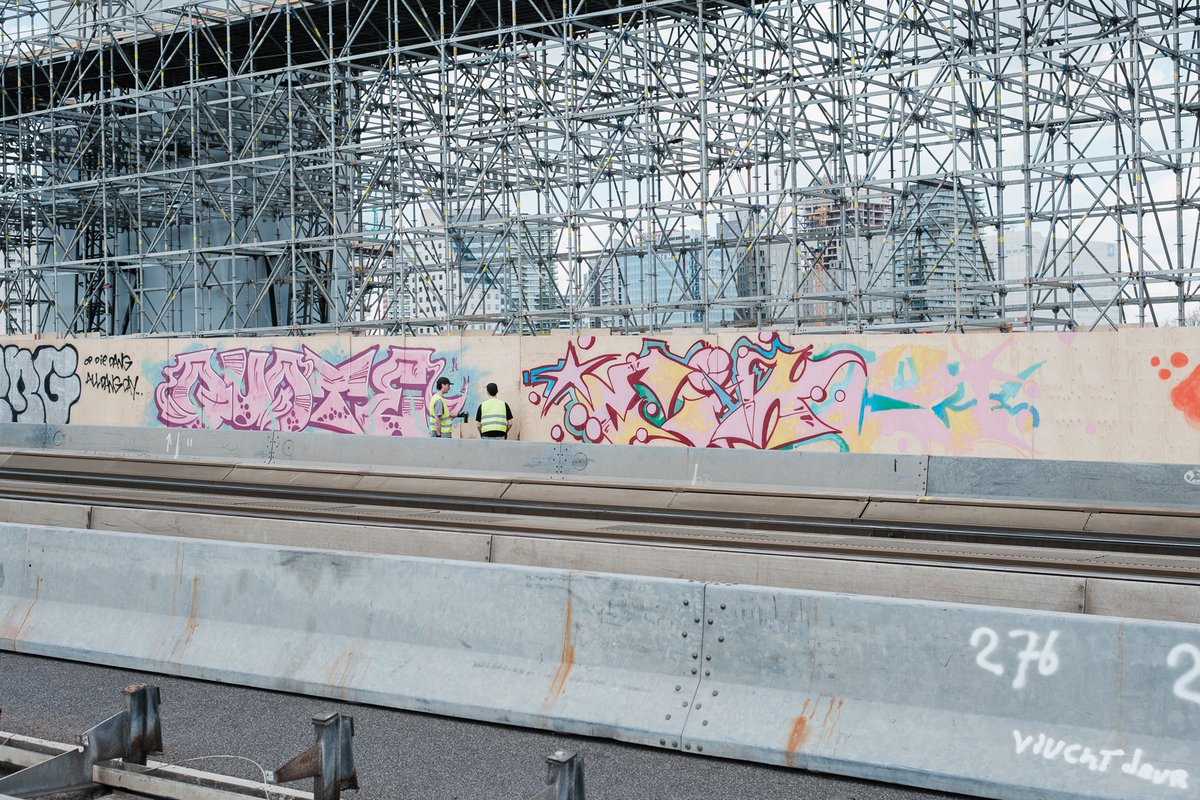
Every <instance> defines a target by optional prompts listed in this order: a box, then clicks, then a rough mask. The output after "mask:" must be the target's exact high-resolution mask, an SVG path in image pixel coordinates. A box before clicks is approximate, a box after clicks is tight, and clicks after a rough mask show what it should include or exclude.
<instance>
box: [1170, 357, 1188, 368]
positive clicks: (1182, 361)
mask: <svg viewBox="0 0 1200 800" xmlns="http://www.w3.org/2000/svg"><path fill="white" fill-rule="evenodd" d="M1187 363H1188V357H1187V355H1185V354H1184V353H1172V354H1171V366H1172V367H1175V368H1176V369H1180V368H1182V367H1186V366H1187Z"/></svg>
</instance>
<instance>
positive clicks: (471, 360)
mask: <svg viewBox="0 0 1200 800" xmlns="http://www.w3.org/2000/svg"><path fill="white" fill-rule="evenodd" d="M520 351H521V340H520V338H519V337H516V336H489V337H464V339H463V342H462V361H463V363H464V364H465V365H466V370H467V372H468V375H469V378H470V388H469V391H468V393H467V402H466V405H465V408H464V410H465V411H466V412H467V414H468V416H469V417H470V421H469V422H466V423H464V424H463V425H462V426H461V428H460V430H461V431H462V435H463V436H464V438H469V439H477V438H479V429H478V426H477V425H476V423H475V413H476V412H477V411H478V410H479V404H480V403H482V402H483V401H484V400H486V399H487V397H488V394H487V389H486V387H487V385H488V384H489V383H494V384H496V389H497V393H496V397H497V399H499V400H502V401H504V402H505V403H508V407H509V409H510V410H511V411H512V414H513V419H512V423H513V427H512V429H511V430H510V431H509V434H508V438H509V439H510V440H514V441H515V440H519V439H527V438H528V436H529V434H528V433H527V431H531V430H532V424H533V415H532V414H531V413H530V411H531V408H530V404H529V402H528V400H527V399H526V395H527V394H528V392H527V390H526V389H525V388H524V387H523V386H522V385H521V363H520Z"/></svg>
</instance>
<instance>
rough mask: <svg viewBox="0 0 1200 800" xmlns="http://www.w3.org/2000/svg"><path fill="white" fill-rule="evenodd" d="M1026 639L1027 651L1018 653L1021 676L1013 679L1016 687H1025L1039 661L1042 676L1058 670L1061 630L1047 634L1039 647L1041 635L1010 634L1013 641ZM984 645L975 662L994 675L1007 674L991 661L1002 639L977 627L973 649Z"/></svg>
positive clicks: (1025, 632) (1013, 632) (1016, 632)
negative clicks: (1056, 648)
mask: <svg viewBox="0 0 1200 800" xmlns="http://www.w3.org/2000/svg"><path fill="white" fill-rule="evenodd" d="M1022 636H1023V637H1025V649H1024V650H1022V651H1021V652H1020V653H1018V654H1017V674H1016V677H1014V678H1013V683H1012V688H1014V689H1023V688H1025V680H1026V676H1027V675H1028V672H1029V665H1030V664H1031V663H1033V662H1035V661H1036V662H1037V670H1038V674H1039V675H1053V674H1054V673H1055V672H1057V671H1058V654H1057V653H1055V652H1054V642H1055V641H1056V640H1057V639H1058V631H1050V633H1048V634H1046V642H1045V644H1043V645H1042V646H1041V648H1040V649H1039V648H1038V644H1039V643H1041V639H1042V637H1041V634H1038V633H1036V632H1034V631H1020V630H1017V631H1009V632H1008V637H1009V638H1010V639H1019V638H1021V637H1022ZM981 644H982V645H983V649H982V650H980V651H979V653H978V654H977V655H976V656H975V663H976V664H978V665H979V666H980V667H982V668H983V669H986V670H987V671H988V672H990V673H992V674H993V675H997V676H999V675H1003V674H1004V665H1003V664H1001V663H999V662H997V661H993V660H991V657H992V653H994V652H995V651H996V648H997V647H999V646H1000V636H999V634H997V633H996V632H995V631H994V630H992V629H991V628H976V629H975V631H974V633H972V634H971V647H979V646H980V645H981Z"/></svg>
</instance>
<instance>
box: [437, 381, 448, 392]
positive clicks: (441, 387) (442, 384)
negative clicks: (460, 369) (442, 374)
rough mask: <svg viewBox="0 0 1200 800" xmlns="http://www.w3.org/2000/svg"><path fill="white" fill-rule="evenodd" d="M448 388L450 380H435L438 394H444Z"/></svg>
mask: <svg viewBox="0 0 1200 800" xmlns="http://www.w3.org/2000/svg"><path fill="white" fill-rule="evenodd" d="M449 388H450V379H449V378H438V379H437V390H438V391H439V392H444V391H446V390H447V389H449Z"/></svg>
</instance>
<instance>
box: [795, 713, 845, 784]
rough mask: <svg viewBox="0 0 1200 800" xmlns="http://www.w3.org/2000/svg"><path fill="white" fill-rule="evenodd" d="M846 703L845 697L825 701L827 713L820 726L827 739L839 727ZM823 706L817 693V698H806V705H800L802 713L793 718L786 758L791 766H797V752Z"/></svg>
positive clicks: (804, 741)
mask: <svg viewBox="0 0 1200 800" xmlns="http://www.w3.org/2000/svg"><path fill="white" fill-rule="evenodd" d="M845 704H846V701H845V700H844V699H840V698H837V697H830V698H829V702H828V703H825V704H824V705H825V714H824V715H823V716H822V717H821V722H820V728H821V733H822V735H824V736H825V738H826V739H828V738H829V737H831V736H833V731H834V728H836V727H837V724H838V721H839V720H841V718H842V707H843V706H844V705H845ZM821 706H822V696H821V695H817V699H816V700H813V699H812V698H808V697H806V698H804V705H802V706H801V707H800V713H799V714H798V715H796V717H795V718H794V719H793V720H792V728H791V732H790V733H789V735H788V741H787V749H786V751H785V755H784V760H785V763H786V764H787V765H788V766H789V767H794V766H796V763H795V762H796V754H797V753H798V752H800V749H801V748H803V747H804V745H805V743H806V742H807V741H808V738H809V736H810V735H811V733H812V725H811V724H810V723H812V722H813V721H814V720H815V719H816V717H817V712H818V711H819V710H820V708H821Z"/></svg>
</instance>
